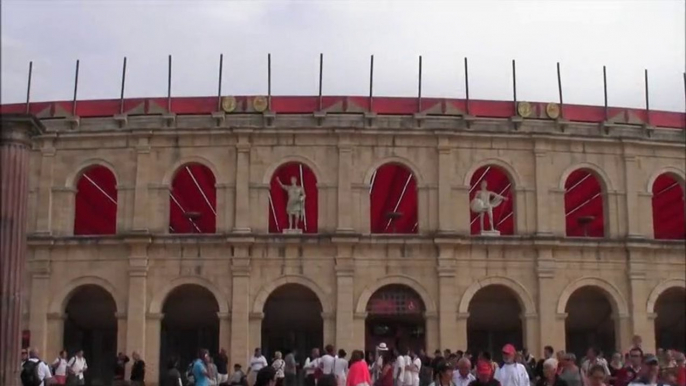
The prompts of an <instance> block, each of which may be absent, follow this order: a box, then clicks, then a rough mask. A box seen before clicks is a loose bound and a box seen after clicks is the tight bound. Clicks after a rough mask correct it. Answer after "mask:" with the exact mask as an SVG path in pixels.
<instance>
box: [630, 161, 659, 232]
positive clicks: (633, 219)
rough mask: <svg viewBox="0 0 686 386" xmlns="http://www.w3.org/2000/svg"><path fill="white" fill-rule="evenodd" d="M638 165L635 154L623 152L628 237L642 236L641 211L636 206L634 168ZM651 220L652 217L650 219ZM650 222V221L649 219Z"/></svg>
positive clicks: (636, 168)
mask: <svg viewBox="0 0 686 386" xmlns="http://www.w3.org/2000/svg"><path fill="white" fill-rule="evenodd" d="M638 169H639V167H638V166H637V165H636V156H634V155H628V154H624V182H625V185H624V186H625V188H624V189H625V194H626V232H627V237H629V238H642V237H644V235H642V234H641V229H640V226H641V221H647V220H648V219H642V218H641V217H640V216H641V211H640V209H639V206H638V191H639V188H638V186H637V185H636V170H638ZM651 220H652V219H651ZM651 222H652V221H651Z"/></svg>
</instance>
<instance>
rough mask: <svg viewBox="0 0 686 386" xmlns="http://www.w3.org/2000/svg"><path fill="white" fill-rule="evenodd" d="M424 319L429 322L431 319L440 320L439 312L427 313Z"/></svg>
mask: <svg viewBox="0 0 686 386" xmlns="http://www.w3.org/2000/svg"><path fill="white" fill-rule="evenodd" d="M424 317H425V318H426V319H427V320H429V319H432V320H435V319H438V312H436V311H427V312H425V313H424Z"/></svg>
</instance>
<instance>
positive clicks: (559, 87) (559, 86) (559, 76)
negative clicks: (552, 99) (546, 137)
mask: <svg viewBox="0 0 686 386" xmlns="http://www.w3.org/2000/svg"><path fill="white" fill-rule="evenodd" d="M557 93H558V94H559V96H560V118H564V102H563V101H562V73H561V71H560V62H557Z"/></svg>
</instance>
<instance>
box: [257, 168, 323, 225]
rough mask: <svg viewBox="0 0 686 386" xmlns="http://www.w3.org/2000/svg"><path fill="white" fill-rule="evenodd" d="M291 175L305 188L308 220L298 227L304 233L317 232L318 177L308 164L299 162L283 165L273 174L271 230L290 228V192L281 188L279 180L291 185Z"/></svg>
mask: <svg viewBox="0 0 686 386" xmlns="http://www.w3.org/2000/svg"><path fill="white" fill-rule="evenodd" d="M291 177H295V178H296V180H297V184H298V185H302V186H303V187H304V189H305V220H306V221H301V222H300V224H299V226H298V228H299V229H302V231H303V233H317V219H318V218H319V214H318V201H319V198H318V191H317V177H316V176H315V175H314V173H313V172H312V170H311V169H310V168H309V167H308V166H307V165H305V164H303V163H299V162H289V163H287V164H284V165H281V166H280V167H279V168H278V169H277V170H276V172H274V175H273V176H272V180H271V184H270V187H269V232H270V233H281V232H283V230H284V229H287V228H288V214H287V213H286V203H287V202H288V193H287V192H286V191H285V190H283V189H282V188H281V185H279V182H278V180H281V182H282V183H283V184H284V185H289V184H290V183H291ZM305 223H306V224H305Z"/></svg>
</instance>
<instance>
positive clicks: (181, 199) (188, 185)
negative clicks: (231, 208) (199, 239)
mask: <svg viewBox="0 0 686 386" xmlns="http://www.w3.org/2000/svg"><path fill="white" fill-rule="evenodd" d="M215 184H216V179H215V176H214V173H212V170H210V168H209V167H207V166H205V165H203V164H200V163H187V164H184V165H182V166H180V167H179V168H178V169H177V170H176V171H175V173H174V178H173V179H172V182H171V191H170V192H169V232H171V233H215V232H216V231H217V209H216V208H217V190H216V187H215Z"/></svg>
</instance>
